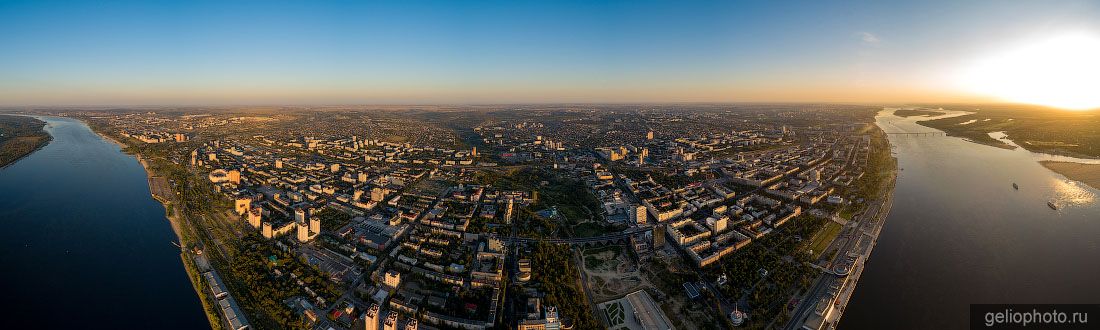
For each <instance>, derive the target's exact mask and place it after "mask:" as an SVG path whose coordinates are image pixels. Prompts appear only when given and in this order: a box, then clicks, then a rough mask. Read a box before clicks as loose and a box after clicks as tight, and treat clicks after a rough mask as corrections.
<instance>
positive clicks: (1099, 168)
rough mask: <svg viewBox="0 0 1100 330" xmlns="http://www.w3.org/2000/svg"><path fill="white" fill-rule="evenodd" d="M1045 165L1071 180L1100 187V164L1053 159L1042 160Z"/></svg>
mask: <svg viewBox="0 0 1100 330" xmlns="http://www.w3.org/2000/svg"><path fill="white" fill-rule="evenodd" d="M1039 164H1042V165H1043V167H1046V168H1047V169H1049V170H1051V171H1054V172H1055V173H1058V174H1061V175H1063V176H1065V177H1067V178H1069V179H1070V180H1074V181H1080V182H1083V183H1085V184H1087V185H1089V186H1090V187H1092V188H1093V189H1100V164H1081V163H1071V162H1059V161H1052V160H1044V161H1040V162H1039Z"/></svg>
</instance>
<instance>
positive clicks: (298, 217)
mask: <svg viewBox="0 0 1100 330" xmlns="http://www.w3.org/2000/svg"><path fill="white" fill-rule="evenodd" d="M308 217H309V210H307V209H306V208H304V207H299V208H296V209H294V222H305V221H306V218H308Z"/></svg>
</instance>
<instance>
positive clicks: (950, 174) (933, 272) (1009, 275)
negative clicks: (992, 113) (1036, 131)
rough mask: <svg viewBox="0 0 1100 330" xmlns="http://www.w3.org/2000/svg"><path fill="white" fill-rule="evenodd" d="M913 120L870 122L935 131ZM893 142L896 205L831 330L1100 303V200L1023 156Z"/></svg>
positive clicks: (925, 325)
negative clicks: (973, 308)
mask: <svg viewBox="0 0 1100 330" xmlns="http://www.w3.org/2000/svg"><path fill="white" fill-rule="evenodd" d="M918 120H927V118H917V117H909V118H901V117H897V116H894V115H893V111H892V110H884V111H882V112H880V113H879V115H878V116H877V117H876V121H877V124H878V126H879V127H881V128H882V129H883V130H884V131H886V132H887V133H901V132H930V131H936V130H934V129H932V128H928V127H924V126H921V125H919V124H916V121H918ZM890 144H891V145H892V147H893V151H894V154H895V156H896V157H897V158H898V167H899V168H900V169H901V170H900V172H899V174H898V181H897V186H896V188H895V191H894V204H893V208H892V209H891V211H890V214H889V216H888V218H887V219H886V224H885V227H884V228H883V230H882V234H881V236H880V237H879V240H878V245H877V246H876V247H875V249H874V252H873V253H872V254H871V257H870V258H869V260H868V261H867V264H866V270H864V272H863V275H862V277H861V278H860V280H859V284H858V286H857V287H856V290H855V293H854V295H853V297H852V299H851V301H850V303H849V305H848V307H847V311H846V312H845V313H844V316H843V317H842V318H841V321H840V324H839V327H838V328H839V329H842V330H846V329H965V328H967V327H968V326H969V323H968V322H969V306H970V304H982V303H1021V304H1026V303H1092V304H1095V303H1097V301H1098V300H1097V299H1098V297H1100V201H1098V200H1097V198H1098V196H1100V192H1098V191H1097V190H1095V189H1092V188H1090V187H1088V186H1086V185H1084V184H1082V183H1078V182H1076V181H1071V180H1068V179H1066V178H1065V177H1063V176H1062V175H1059V174H1057V173H1054V172H1051V171H1049V170H1047V169H1046V168H1044V167H1043V166H1042V165H1040V164H1039V163H1038V162H1037V160H1038V159H1048V158H1050V157H1046V156H1042V155H1036V154H1033V153H1031V152H1028V151H1027V150H1024V149H1022V148H1017V149H1016V150H1007V149H1001V148H996V147H990V146H985V145H980V144H976V143H971V142H968V141H965V140H963V139H961V138H957V137H944V136H935V137H929V136H922V137H912V136H910V137H905V136H891V137H890ZM1059 159H1060V160H1073V159H1069V158H1065V157H1061V158H1059ZM1093 162H1095V161H1093ZM1013 182H1015V183H1017V184H1019V186H1020V189H1019V190H1014V189H1013V188H1012V183H1013ZM1047 201H1054V202H1055V204H1057V205H1058V206H1059V209H1058V210H1052V209H1050V208H1049V207H1047Z"/></svg>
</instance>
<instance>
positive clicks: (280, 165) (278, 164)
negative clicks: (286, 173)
mask: <svg viewBox="0 0 1100 330" xmlns="http://www.w3.org/2000/svg"><path fill="white" fill-rule="evenodd" d="M275 168H278V169H282V168H283V160H282V159H276V160H275Z"/></svg>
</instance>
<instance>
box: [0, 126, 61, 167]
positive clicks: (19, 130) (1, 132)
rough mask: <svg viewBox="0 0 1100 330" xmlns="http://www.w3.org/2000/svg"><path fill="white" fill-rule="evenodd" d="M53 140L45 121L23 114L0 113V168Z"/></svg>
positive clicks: (13, 162)
mask: <svg viewBox="0 0 1100 330" xmlns="http://www.w3.org/2000/svg"><path fill="white" fill-rule="evenodd" d="M50 141H53V136H51V135H50V134H49V133H48V132H46V122H44V121H41V120H38V119H37V118H34V117H30V116H24V115H0V169H3V168H5V167H7V166H8V165H11V164H15V163H16V162H18V161H19V160H20V159H23V158H24V157H27V156H29V155H30V154H33V153H35V152H36V151H38V150H41V149H42V148H43V147H45V146H46V145H49V144H50Z"/></svg>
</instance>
